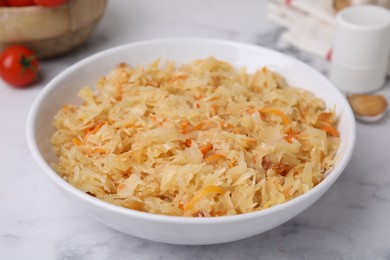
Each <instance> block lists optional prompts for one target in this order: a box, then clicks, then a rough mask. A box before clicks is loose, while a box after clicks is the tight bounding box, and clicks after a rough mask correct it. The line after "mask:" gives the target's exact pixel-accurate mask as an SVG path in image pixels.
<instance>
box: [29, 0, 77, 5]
mask: <svg viewBox="0 0 390 260" xmlns="http://www.w3.org/2000/svg"><path fill="white" fill-rule="evenodd" d="M68 1H69V0H34V2H35V3H36V4H37V5H40V6H44V7H57V6H60V5H63V4H65V3H67V2H68Z"/></svg>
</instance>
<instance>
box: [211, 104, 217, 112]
mask: <svg viewBox="0 0 390 260" xmlns="http://www.w3.org/2000/svg"><path fill="white" fill-rule="evenodd" d="M211 108H212V109H213V112H214V114H217V112H218V109H219V106H218V105H217V104H212V105H211Z"/></svg>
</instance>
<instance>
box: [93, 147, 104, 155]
mask: <svg viewBox="0 0 390 260" xmlns="http://www.w3.org/2000/svg"><path fill="white" fill-rule="evenodd" d="M92 152H93V153H99V154H103V153H106V150H104V149H102V148H96V149H93V151H92Z"/></svg>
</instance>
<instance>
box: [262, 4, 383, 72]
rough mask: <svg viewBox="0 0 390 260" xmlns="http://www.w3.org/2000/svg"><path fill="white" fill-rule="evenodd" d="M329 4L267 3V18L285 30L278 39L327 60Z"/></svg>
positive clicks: (330, 35)
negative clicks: (280, 38)
mask: <svg viewBox="0 0 390 260" xmlns="http://www.w3.org/2000/svg"><path fill="white" fill-rule="evenodd" d="M332 2H333V1H332V0H271V1H269V4H268V18H269V19H270V20H272V21H273V22H275V23H277V24H278V25H280V26H282V27H285V28H286V29H287V30H286V31H285V32H284V33H283V34H282V36H281V37H282V39H283V40H284V41H286V42H288V43H289V44H291V45H293V46H295V47H296V48H298V49H300V50H303V51H306V52H309V53H313V54H316V55H318V56H321V57H324V58H325V59H328V60H329V59H330V58H331V51H332V43H333V38H334V35H335V15H336V12H335V11H334V10H333V7H332ZM389 58H390V57H389ZM388 75H390V66H389V72H388Z"/></svg>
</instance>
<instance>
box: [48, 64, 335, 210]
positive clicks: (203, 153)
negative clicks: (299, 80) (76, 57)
mask: <svg viewBox="0 0 390 260" xmlns="http://www.w3.org/2000/svg"><path fill="white" fill-rule="evenodd" d="M78 96H79V97H80V98H81V99H82V101H81V102H80V104H79V105H76V104H73V105H70V104H69V105H65V106H64V107H63V108H62V109H61V110H60V111H59V112H58V113H57V115H56V116H55V118H54V127H55V129H56V130H55V133H54V134H53V135H52V137H51V142H52V145H53V148H54V150H55V153H56V154H57V156H58V161H57V162H55V163H54V164H53V168H54V169H55V170H56V171H57V172H58V174H60V175H61V176H62V177H63V178H64V179H65V180H66V181H67V182H69V183H70V184H71V185H73V186H74V187H76V188H78V189H80V190H82V191H84V192H86V193H88V194H89V195H91V196H94V197H96V198H99V199H101V200H103V201H106V202H109V203H112V204H116V205H119V206H122V207H126V208H130V209H134V210H138V211H143V212H149V213H155V214H163V215H172V216H186V217H214V216H226V215H235V214H242V213H248V212H253V211H257V210H261V209H265V208H269V207H272V206H274V205H278V204H281V203H284V202H286V201H288V200H291V199H293V198H295V197H297V196H299V195H301V194H303V193H305V192H307V191H308V190H310V189H312V188H313V187H314V186H315V185H317V184H318V183H319V182H321V180H323V179H324V178H325V176H326V172H327V171H328V170H329V169H330V168H331V167H332V166H333V165H334V163H335V160H336V159H335V154H336V151H337V149H338V146H339V143H340V138H339V133H338V131H337V129H336V123H337V122H336V121H337V120H336V115H335V112H334V111H333V110H330V109H327V108H326V107H325V105H324V102H323V101H322V100H321V99H319V98H317V97H315V96H313V95H312V94H311V93H309V92H308V91H306V90H303V89H299V88H294V87H290V86H288V85H287V84H286V82H285V80H284V79H283V78H282V77H281V76H280V75H278V74H277V73H275V72H272V71H270V70H269V69H267V68H266V67H263V68H259V70H257V71H256V72H254V73H248V72H247V70H246V69H245V68H239V69H235V68H233V67H232V66H231V65H230V64H229V63H226V62H224V61H221V60H217V59H215V58H213V57H210V58H207V59H203V60H196V61H193V62H191V63H188V64H183V65H180V66H176V65H175V63H174V62H172V61H165V62H164V64H162V62H160V61H159V60H157V61H155V62H154V63H152V64H150V65H148V66H146V67H143V66H137V67H132V66H129V65H127V64H124V63H123V64H119V65H118V66H116V67H115V68H114V69H113V70H112V71H111V72H110V73H109V74H108V75H107V76H105V77H102V78H101V79H99V80H98V81H97V83H96V90H93V89H92V88H91V87H88V86H87V87H84V88H82V89H81V90H80V92H79V94H78Z"/></svg>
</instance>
